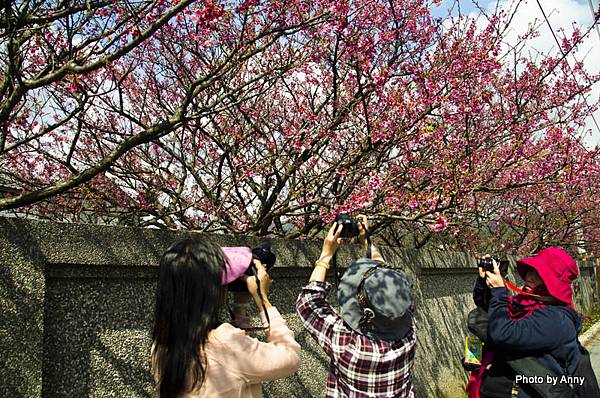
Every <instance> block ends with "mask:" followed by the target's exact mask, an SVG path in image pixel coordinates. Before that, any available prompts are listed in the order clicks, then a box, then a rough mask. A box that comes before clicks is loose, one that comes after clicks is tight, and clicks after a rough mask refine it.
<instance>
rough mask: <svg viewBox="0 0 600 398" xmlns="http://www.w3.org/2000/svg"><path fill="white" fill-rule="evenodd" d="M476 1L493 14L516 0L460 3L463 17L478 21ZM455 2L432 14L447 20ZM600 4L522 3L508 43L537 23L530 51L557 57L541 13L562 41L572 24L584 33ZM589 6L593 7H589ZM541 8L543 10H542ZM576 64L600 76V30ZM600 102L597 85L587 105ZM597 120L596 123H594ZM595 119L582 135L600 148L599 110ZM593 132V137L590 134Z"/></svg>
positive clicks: (568, 0) (572, 0)
mask: <svg viewBox="0 0 600 398" xmlns="http://www.w3.org/2000/svg"><path fill="white" fill-rule="evenodd" d="M475 1H477V2H478V4H479V5H480V6H481V8H483V9H487V10H494V9H495V8H496V6H497V5H498V6H499V7H500V8H501V9H509V7H510V6H511V5H512V6H513V8H514V4H515V1H514V0H458V3H459V4H460V12H461V13H462V14H463V15H469V14H471V15H472V16H473V17H476V16H477V15H478V14H479V10H478V9H477V7H476V6H475ZM455 2H456V1H455V0H443V1H442V4H441V5H440V6H439V7H437V9H433V10H432V13H433V15H435V16H440V17H443V16H446V15H447V14H448V9H449V8H451V7H452V6H453V5H454V3H455ZM598 3H599V0H539V4H538V1H536V0H527V1H523V2H522V3H521V4H520V5H519V8H518V11H517V13H516V15H515V18H514V20H513V23H512V26H513V28H512V29H511V30H510V32H509V33H508V37H507V41H508V42H514V41H516V38H517V36H518V35H520V34H522V33H524V32H525V30H526V29H527V27H528V26H529V24H531V23H536V24H537V25H540V27H539V33H540V35H539V37H537V38H536V39H534V40H532V42H531V44H530V45H529V47H528V48H527V50H530V51H531V53H532V54H534V53H535V52H536V51H537V52H544V53H548V52H551V53H553V54H555V53H557V52H558V51H559V50H558V46H557V44H556V41H555V40H554V37H553V35H552V32H551V30H550V28H549V27H548V25H547V23H546V21H545V19H544V15H543V14H542V10H543V11H544V12H545V14H546V16H547V17H548V21H549V22H550V25H551V26H552V29H553V30H554V33H555V34H556V35H557V37H558V39H559V40H560V39H561V33H560V32H559V31H558V30H559V28H562V29H564V32H565V34H567V35H570V34H571V33H572V32H573V24H574V23H575V24H577V25H578V26H580V28H581V30H582V32H585V31H587V29H588V28H589V27H590V26H591V25H592V23H593V21H594V18H593V13H592V7H593V9H594V10H598V7H599V4H598ZM590 4H591V6H592V7H590ZM540 5H541V8H542V9H540ZM457 14H458V7H454V8H453V15H457ZM575 57H576V59H577V61H583V62H584V64H585V66H586V69H587V70H588V71H589V72H590V73H591V74H598V73H600V27H599V26H598V25H596V28H595V29H593V30H592V31H591V32H590V33H589V34H588V35H587V36H586V37H585V38H584V39H583V40H582V42H581V44H580V49H579V51H578V52H577V53H576V55H575ZM568 59H569V61H570V63H571V64H572V63H573V62H575V60H574V58H573V56H572V55H569V56H568ZM598 99H600V83H597V84H596V85H595V86H594V87H593V88H592V91H591V93H590V94H588V99H587V102H588V104H590V105H591V104H594V103H595V102H597V101H598ZM594 118H595V121H594ZM594 118H592V117H588V119H587V120H586V126H585V129H583V130H584V131H582V132H581V134H582V136H583V139H584V142H585V143H586V145H587V146H589V147H593V146H600V109H598V110H596V111H595V112H594ZM588 130H591V133H590V132H589V131H588Z"/></svg>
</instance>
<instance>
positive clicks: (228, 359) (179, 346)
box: [151, 239, 300, 398]
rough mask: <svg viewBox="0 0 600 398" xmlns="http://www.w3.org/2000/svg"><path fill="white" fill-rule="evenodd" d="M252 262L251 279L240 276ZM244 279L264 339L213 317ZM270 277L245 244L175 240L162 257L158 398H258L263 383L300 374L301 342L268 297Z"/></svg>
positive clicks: (155, 369)
mask: <svg viewBox="0 0 600 398" xmlns="http://www.w3.org/2000/svg"><path fill="white" fill-rule="evenodd" d="M251 264H253V265H254V267H255V268H254V269H255V272H254V273H255V276H254V275H252V276H248V275H246V273H247V271H248V268H249V266H250V265H251ZM236 280H242V281H243V282H244V283H245V284H246V289H247V291H248V292H249V294H250V295H251V297H252V298H253V299H254V301H255V303H256V305H257V307H258V308H259V310H263V311H262V312H261V314H260V316H261V318H262V319H263V322H264V321H266V320H267V319H268V320H269V324H268V327H266V329H267V342H261V341H259V340H257V339H256V338H253V337H250V336H248V335H247V334H246V332H245V330H242V329H240V328H237V327H235V326H233V325H232V324H230V323H227V322H223V321H222V320H221V319H219V314H220V313H222V310H223V309H224V308H225V307H227V304H226V300H227V286H228V284H230V283H232V282H234V281H236ZM270 282H271V279H270V278H269V275H268V273H267V270H266V268H265V266H264V265H263V263H262V262H261V261H259V260H257V259H253V256H252V251H251V249H250V248H247V247H238V248H220V247H219V246H217V245H215V244H212V243H210V242H208V241H205V240H194V239H186V240H183V241H180V242H176V243H175V244H173V245H172V246H171V247H169V248H168V249H167V251H166V252H165V253H164V254H163V255H162V257H161V260H160V269H159V280H158V289H157V293H156V306H155V319H154V328H153V332H152V348H151V369H152V373H153V376H154V380H155V383H156V390H157V392H158V394H159V396H160V397H162V398H165V397H169V398H171V397H185V398H192V397H211V398H212V397H230V398H246V397H251V398H258V397H261V396H262V387H261V382H263V381H268V380H274V379H279V378H283V377H286V376H288V375H290V374H292V373H294V372H295V371H297V370H298V367H299V365H300V356H299V353H300V345H299V344H298V343H297V342H296V341H295V340H294V335H293V333H292V331H291V330H290V329H289V328H288V327H287V325H286V322H285V321H284V319H283V318H282V316H281V314H280V313H279V312H278V311H277V309H276V308H275V307H274V306H272V305H271V303H270V301H269V298H268V292H269V285H270Z"/></svg>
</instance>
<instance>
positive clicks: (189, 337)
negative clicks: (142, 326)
mask: <svg viewBox="0 0 600 398" xmlns="http://www.w3.org/2000/svg"><path fill="white" fill-rule="evenodd" d="M224 272H225V258H224V254H223V251H222V250H221V249H220V248H219V247H218V246H217V245H215V244H212V243H210V242H207V241H202V240H193V239H185V240H182V241H179V242H176V243H175V244H173V245H172V246H171V247H169V248H168V249H167V251H166V252H165V253H164V254H163V255H162V257H161V259H160V270H159V279H158V289H157V292H156V305H155V310H154V328H153V331H152V343H153V349H152V368H153V373H154V374H155V375H156V378H155V380H156V384H157V385H156V388H157V390H158V393H159V396H160V397H161V398H167V397H176V396H179V395H181V394H182V393H184V392H186V391H192V390H194V389H195V388H197V387H199V386H201V385H202V384H203V383H204V378H205V375H206V361H205V358H204V354H203V351H204V345H205V344H206V341H207V339H208V333H209V332H210V331H211V330H212V329H214V328H215V327H217V326H218V325H219V319H218V318H219V310H220V308H221V306H222V305H223V303H224V299H225V294H226V288H225V287H224V286H221V277H222V274H223V273H224ZM190 375H191V384H190V380H189V379H188V378H189V377H190Z"/></svg>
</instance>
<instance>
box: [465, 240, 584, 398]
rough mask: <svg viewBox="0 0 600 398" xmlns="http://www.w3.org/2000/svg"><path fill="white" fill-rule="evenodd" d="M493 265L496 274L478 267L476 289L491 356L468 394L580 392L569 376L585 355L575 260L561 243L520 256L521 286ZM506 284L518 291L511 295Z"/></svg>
mask: <svg viewBox="0 0 600 398" xmlns="http://www.w3.org/2000/svg"><path fill="white" fill-rule="evenodd" d="M493 263H494V272H490V271H486V270H485V269H484V268H481V267H480V268H479V278H478V279H477V282H476V284H475V289H474V292H473V298H474V301H475V303H476V304H477V305H478V307H480V308H482V309H483V310H485V311H487V317H488V323H487V336H483V337H484V339H485V343H486V349H487V351H488V354H486V356H485V357H484V361H483V362H484V363H483V366H482V368H480V369H479V370H478V371H477V372H475V373H474V374H472V377H471V380H470V383H469V385H468V386H467V392H468V396H469V398H480V397H481V398H484V397H487V398H492V397H499V398H508V397H518V398H544V397H549V396H552V397H554V396H556V397H577V396H579V395H577V393H576V391H575V389H574V388H577V386H573V379H572V378H568V377H567V376H572V375H574V374H575V372H576V371H577V369H578V365H579V362H580V358H581V351H580V347H579V344H578V341H577V334H578V332H579V330H580V329H581V325H582V321H581V316H580V315H579V314H578V313H577V312H576V311H575V309H574V307H573V289H572V283H573V281H574V280H575V279H576V278H577V277H578V275H579V268H578V267H577V263H576V262H575V260H573V258H572V257H571V256H570V255H569V254H567V253H566V252H565V251H564V250H563V249H561V248H558V247H551V248H546V249H543V250H541V251H540V252H539V253H537V254H536V255H535V256H533V257H527V258H523V259H521V260H518V261H517V272H518V273H519V275H520V276H521V278H522V279H523V280H524V281H525V285H524V286H523V288H517V287H516V286H514V285H512V284H510V283H509V282H507V281H505V279H503V278H502V276H501V275H500V272H499V270H498V264H496V263H495V261H494V262H493ZM507 285H508V287H509V288H510V289H511V290H514V291H515V293H516V294H514V295H509V294H508V290H507ZM486 291H487V292H488V293H487V294H485V293H486ZM523 358H526V359H523ZM523 369H524V370H523ZM536 369H537V370H536ZM540 369H541V370H540ZM542 373H543V374H542ZM549 375H550V376H551V375H554V376H551V378H549ZM562 376H565V377H564V378H563V377H562ZM554 377H555V378H554ZM577 381H578V380H577ZM593 382H594V383H595V380H594V381H593ZM552 383H555V384H552ZM561 383H562V384H561ZM553 391H555V392H556V391H561V392H560V393H553ZM549 394H555V395H549ZM556 394H558V395H556Z"/></svg>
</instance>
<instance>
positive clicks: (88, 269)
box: [0, 218, 598, 398]
mask: <svg viewBox="0 0 600 398" xmlns="http://www.w3.org/2000/svg"><path fill="white" fill-rule="evenodd" d="M187 235H189V234H184V233H178V232H172V231H162V230H142V229H135V228H124V227H106V226H96V225H85V224H60V223H49V222H40V221H32V220H21V219H14V218H0V396H3V397H4V396H6V397H8V396H10V397H19V396H21V397H40V396H43V397H87V396H90V397H147V396H153V391H152V384H151V380H150V377H149V373H148V367H149V362H148V353H149V346H150V339H149V330H150V327H151V323H152V316H153V314H152V311H153V305H154V293H155V284H156V278H157V264H158V258H159V256H160V254H161V253H162V251H163V250H164V249H165V248H166V247H167V246H168V245H169V244H170V243H171V242H173V241H175V240H177V239H178V238H181V237H183V236H187ZM202 236H203V237H204V238H206V239H210V240H213V241H215V242H216V243H218V244H221V245H231V246H237V245H253V244H256V243H257V240H255V239H252V238H239V237H227V236H217V235H202ZM272 243H273V250H274V251H275V252H276V253H277V255H278V263H277V267H276V268H275V269H274V271H273V277H274V280H275V283H273V285H272V287H271V292H272V300H271V301H272V302H273V303H275V304H276V305H277V307H278V308H279V309H280V311H281V312H282V313H283V314H284V316H285V318H286V319H287V321H288V323H289V325H290V327H291V328H292V329H293V330H294V332H295V333H296V338H297V340H298V341H299V342H300V344H301V345H302V360H303V361H302V366H301V369H300V371H299V372H298V373H297V374H296V375H294V376H292V377H289V378H287V379H285V380H280V381H276V382H272V383H267V384H266V385H265V396H266V397H272V398H275V397H286V398H287V397H303V398H304V397H311V396H315V397H320V396H322V395H323V387H324V383H325V378H326V372H327V365H328V361H327V359H326V357H325V356H324V355H323V353H322V351H321V349H320V348H319V347H318V346H317V345H316V344H315V343H314V342H313V341H312V339H311V338H310V337H309V336H308V335H307V334H306V333H305V332H304V331H303V329H302V327H301V325H300V323H299V322H298V320H297V319H296V317H295V315H294V302H295V298H296V296H297V294H298V292H299V290H300V288H301V287H302V286H303V285H304V284H305V283H306V281H307V280H308V276H309V274H310V271H311V268H312V263H313V261H314V260H315V259H316V258H317V256H318V254H319V251H320V244H319V243H318V242H302V241H285V240H273V241H272ZM382 251H383V253H384V256H385V257H386V259H387V260H388V262H389V263H392V264H398V265H402V266H403V267H404V268H405V269H408V270H409V271H410V272H411V273H412V274H413V275H414V277H415V278H414V279H415V287H416V299H417V318H418V348H417V356H416V360H415V381H416V386H417V389H418V392H419V396H420V397H424V396H429V397H460V396H461V394H462V389H463V386H464V383H465V381H466V377H465V373H464V372H463V371H462V368H461V367H460V365H459V357H460V356H461V355H462V350H463V342H464V336H465V334H466V329H465V316H466V314H467V313H468V311H469V310H470V309H471V308H473V304H472V302H471V298H470V296H471V288H472V285H473V281H474V278H475V268H474V266H475V262H474V259H473V258H472V257H470V256H468V255H466V254H462V253H438V252H426V251H420V252H416V251H410V250H399V249H393V248H388V247H386V248H383V249H382ZM361 254H362V253H361V252H360V251H358V248H357V247H354V246H353V247H343V248H342V249H341V251H340V254H339V259H338V262H339V264H340V265H343V264H348V263H349V262H350V261H351V259H352V258H355V257H358V256H359V255H361ZM580 267H581V268H582V277H581V278H580V279H579V280H578V282H577V285H576V292H577V293H578V294H577V301H578V303H577V305H578V308H579V310H580V311H584V312H585V311H587V310H588V309H589V308H590V306H591V305H592V304H593V303H597V302H598V294H597V288H596V284H595V279H594V273H593V269H592V268H591V267H587V268H586V267H585V266H584V264H580ZM334 295H335V292H332V296H331V298H332V299H333V297H335V296H334Z"/></svg>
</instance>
